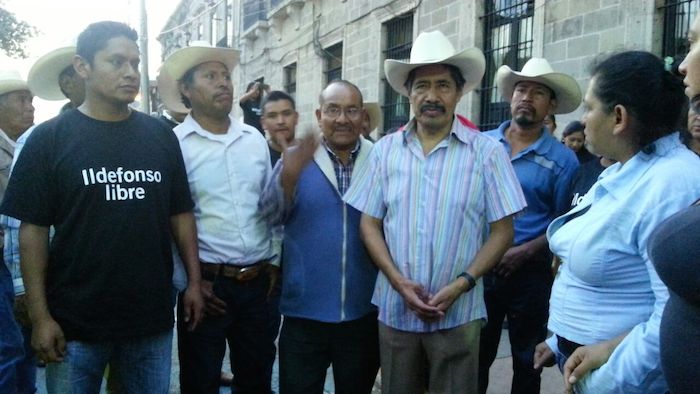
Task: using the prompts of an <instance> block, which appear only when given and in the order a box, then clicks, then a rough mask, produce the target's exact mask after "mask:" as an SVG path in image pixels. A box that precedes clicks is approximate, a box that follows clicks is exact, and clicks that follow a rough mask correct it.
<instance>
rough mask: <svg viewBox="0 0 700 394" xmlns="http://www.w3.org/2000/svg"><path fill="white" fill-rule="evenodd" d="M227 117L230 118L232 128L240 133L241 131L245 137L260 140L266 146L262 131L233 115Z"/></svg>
mask: <svg viewBox="0 0 700 394" xmlns="http://www.w3.org/2000/svg"><path fill="white" fill-rule="evenodd" d="M229 118H230V119H231V129H232V130H234V131H240V132H241V133H243V135H244V136H245V138H248V139H252V140H255V141H257V142H262V143H263V144H265V146H267V140H266V139H265V137H263V135H262V133H260V131H259V130H258V129H256V128H255V127H253V126H251V125H249V124H246V123H243V122H241V121H240V120H238V119H236V118H234V117H233V116H230V117H229Z"/></svg>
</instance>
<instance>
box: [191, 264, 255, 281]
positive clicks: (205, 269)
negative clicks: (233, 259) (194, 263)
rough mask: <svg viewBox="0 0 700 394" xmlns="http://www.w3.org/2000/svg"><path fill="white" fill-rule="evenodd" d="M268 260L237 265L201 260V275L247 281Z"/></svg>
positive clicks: (253, 277) (206, 277)
mask: <svg viewBox="0 0 700 394" xmlns="http://www.w3.org/2000/svg"><path fill="white" fill-rule="evenodd" d="M267 265H268V261H267V260H261V261H258V262H257V263H255V264H250V265H244V266H237V265H231V264H214V263H205V262H203V261H202V262H201V264H200V266H201V267H202V277H204V278H205V279H216V278H217V277H219V276H223V277H224V278H229V279H233V280H236V281H238V282H247V281H249V280H253V279H255V278H257V277H258V275H260V273H261V272H262V271H263V269H265V267H267Z"/></svg>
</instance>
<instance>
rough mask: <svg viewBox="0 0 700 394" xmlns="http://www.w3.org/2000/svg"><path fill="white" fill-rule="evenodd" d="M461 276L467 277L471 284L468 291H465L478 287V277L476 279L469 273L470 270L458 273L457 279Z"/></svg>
mask: <svg viewBox="0 0 700 394" xmlns="http://www.w3.org/2000/svg"><path fill="white" fill-rule="evenodd" d="M459 278H464V279H466V280H467V283H468V284H469V288H468V289H467V291H465V293H466V292H468V291H469V290H471V289H473V288H475V287H476V279H474V277H473V276H471V275H469V273H468V272H462V273H461V274H459V275H457V279H459Z"/></svg>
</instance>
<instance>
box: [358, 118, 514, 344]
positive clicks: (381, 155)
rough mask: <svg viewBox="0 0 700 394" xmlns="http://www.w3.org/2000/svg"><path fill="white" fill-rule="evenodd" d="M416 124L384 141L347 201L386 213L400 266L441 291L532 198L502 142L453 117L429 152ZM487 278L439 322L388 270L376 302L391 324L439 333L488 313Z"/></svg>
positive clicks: (382, 316) (370, 212)
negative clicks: (415, 306) (397, 286)
mask: <svg viewBox="0 0 700 394" xmlns="http://www.w3.org/2000/svg"><path fill="white" fill-rule="evenodd" d="M415 124H416V123H415V120H412V121H411V122H410V123H409V125H408V127H407V128H406V130H405V131H403V132H397V133H394V134H391V135H389V136H386V137H384V138H382V139H380V140H379V141H377V143H376V144H375V145H374V148H373V149H372V152H371V153H370V157H369V161H368V163H367V165H365V166H362V168H361V169H358V170H357V173H356V174H354V175H353V182H352V184H351V185H350V189H349V190H348V192H347V194H345V201H346V202H347V203H348V204H350V205H352V206H353V207H355V208H356V209H358V210H359V211H362V212H363V213H365V214H367V215H370V216H372V217H375V218H381V219H383V224H384V237H385V240H386V244H387V247H388V248H389V252H390V253H391V257H392V259H393V261H394V264H395V265H396V268H397V269H398V270H399V271H400V272H401V274H402V275H403V276H404V277H406V278H408V279H410V280H413V281H415V282H417V283H419V284H420V285H422V286H423V288H424V289H425V291H426V292H427V293H429V294H436V293H437V292H438V291H439V290H440V289H442V288H443V287H445V286H446V285H448V284H449V283H450V282H452V281H453V280H455V278H457V275H459V274H460V273H461V272H464V271H466V270H467V268H468V267H469V266H470V264H471V263H472V259H473V258H474V256H475V255H476V253H477V252H478V251H479V250H480V249H481V247H482V245H483V244H484V242H485V240H486V234H487V230H488V224H489V223H493V222H495V221H498V220H500V219H503V218H504V217H506V216H509V215H513V214H515V213H517V212H519V211H520V210H522V209H523V208H524V207H525V198H524V196H523V193H522V191H521V189H520V184H519V183H518V179H517V178H516V176H515V173H514V172H513V167H512V166H511V165H510V162H509V161H508V157H507V156H506V154H505V153H504V152H503V149H502V148H501V146H500V145H499V144H498V142H496V141H494V140H493V139H491V138H488V137H486V136H484V135H482V134H481V133H479V132H478V130H474V129H471V128H468V127H466V126H464V125H462V124H461V123H460V122H458V121H454V122H452V130H451V131H450V134H449V135H448V136H447V137H446V138H445V139H443V140H442V141H440V142H439V143H438V144H437V146H436V147H435V148H434V149H433V150H432V151H431V152H430V153H428V154H424V153H423V148H422V146H421V144H420V141H419V140H418V136H417V135H416V131H415ZM481 282H482V281H481V280H479V281H477V285H476V287H475V288H474V289H473V290H471V291H469V292H468V293H466V294H463V295H461V296H460V297H459V298H457V299H456V300H455V302H454V304H452V306H451V307H450V308H449V309H448V311H447V313H446V315H445V317H444V318H442V319H441V320H439V321H437V322H425V321H422V320H420V319H419V318H418V317H417V316H416V315H415V314H414V313H413V312H412V311H411V310H409V308H408V306H407V304H406V302H405V301H404V299H403V297H401V295H400V294H399V293H398V292H397V291H396V290H394V288H393V287H392V286H391V284H390V283H389V280H388V278H387V277H386V275H384V274H383V273H381V272H380V273H379V276H378V278H377V284H376V287H375V290H374V296H373V298H372V302H373V303H374V304H375V305H377V306H378V308H379V320H380V321H381V322H382V323H384V324H386V325H387V326H389V327H392V328H395V329H397V330H402V331H408V332H433V331H437V330H443V329H449V328H453V327H457V326H460V325H463V324H466V323H468V322H470V321H473V320H477V319H483V318H485V317H486V308H485V306H484V299H483V287H482V283H481Z"/></svg>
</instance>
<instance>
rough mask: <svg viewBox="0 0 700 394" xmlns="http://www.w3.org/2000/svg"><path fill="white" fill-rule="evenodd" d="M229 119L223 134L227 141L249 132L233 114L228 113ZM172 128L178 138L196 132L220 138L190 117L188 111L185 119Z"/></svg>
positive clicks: (200, 134) (215, 138) (210, 137)
mask: <svg viewBox="0 0 700 394" xmlns="http://www.w3.org/2000/svg"><path fill="white" fill-rule="evenodd" d="M229 119H230V120H231V123H230V124H229V126H228V130H227V131H226V134H225V135H226V136H228V138H227V139H226V140H227V141H233V140H234V139H236V138H237V137H239V136H241V135H243V134H244V133H247V134H250V133H251V131H250V130H248V129H246V128H245V127H240V125H239V122H238V121H237V120H236V119H235V118H234V117H233V116H231V115H229ZM174 130H175V134H177V136H178V138H179V139H180V140H183V139H185V138H186V137H187V136H189V135H191V134H198V135H199V136H201V137H204V138H207V139H211V140H216V141H220V140H221V138H217V136H218V135H217V134H214V133H212V132H210V131H207V130H205V129H204V128H202V126H201V125H200V124H199V123H198V122H197V121H196V120H195V119H194V118H193V117H192V113H189V114H188V115H187V117H185V120H183V121H182V123H180V124H179V125H177V126H176V127H175V129H174Z"/></svg>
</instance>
